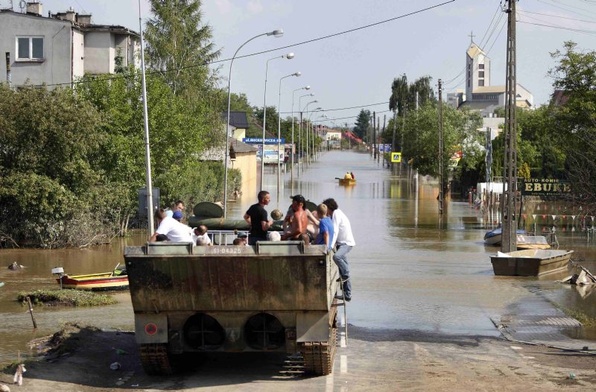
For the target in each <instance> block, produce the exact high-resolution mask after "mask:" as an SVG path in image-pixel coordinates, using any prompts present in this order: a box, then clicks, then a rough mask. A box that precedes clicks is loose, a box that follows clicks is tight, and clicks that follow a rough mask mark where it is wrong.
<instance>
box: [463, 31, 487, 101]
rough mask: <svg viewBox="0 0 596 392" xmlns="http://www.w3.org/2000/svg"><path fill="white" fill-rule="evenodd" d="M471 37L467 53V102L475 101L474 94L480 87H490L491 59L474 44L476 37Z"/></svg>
mask: <svg viewBox="0 0 596 392" xmlns="http://www.w3.org/2000/svg"><path fill="white" fill-rule="evenodd" d="M470 36H471V42H470V47H469V48H468V51H467V52H466V100H467V101H473V100H474V96H473V95H472V93H473V92H474V91H475V90H476V89H478V87H488V86H490V58H488V57H487V56H486V53H484V51H483V50H482V49H480V47H479V46H478V45H476V44H475V43H474V36H473V35H470Z"/></svg>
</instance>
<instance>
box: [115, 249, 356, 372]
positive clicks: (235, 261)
mask: <svg viewBox="0 0 596 392" xmlns="http://www.w3.org/2000/svg"><path fill="white" fill-rule="evenodd" d="M124 259H125V261H126V269H127V271H128V279H129V284H130V294H131V298H132V305H133V309H134V314H135V331H136V340H137V343H138V344H139V347H140V352H141V362H142V365H143V368H144V369H145V372H146V373H148V374H161V375H164V374H171V373H173V372H174V371H175V370H176V369H175V365H174V364H175V361H174V359H175V358H176V356H177V355H179V354H184V353H190V352H216V351H224V352H247V351H269V352H286V353H289V354H295V353H300V354H302V358H303V360H304V370H305V372H306V373H310V374H315V375H326V374H329V373H331V372H332V369H333V360H334V355H335V351H336V341H337V313H338V312H337V309H338V300H337V299H336V298H335V297H336V292H337V290H338V288H339V283H337V279H338V278H339V273H338V270H337V266H336V265H335V263H334V262H333V260H332V257H331V255H330V254H327V253H326V252H325V247H324V246H323V245H305V244H304V243H303V242H302V241H279V242H271V241H263V242H258V243H257V244H256V245H254V246H245V245H215V246H193V244H186V243H167V242H164V243H148V244H146V245H144V246H138V247H127V248H126V250H125V255H124ZM339 302H340V304H339V305H341V304H342V303H341V300H340V301H339ZM344 311H345V308H344Z"/></svg>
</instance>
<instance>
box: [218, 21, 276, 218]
mask: <svg viewBox="0 0 596 392" xmlns="http://www.w3.org/2000/svg"><path fill="white" fill-rule="evenodd" d="M283 34H284V31H283V30H282V29H277V30H273V31H270V32H268V33H263V34H259V35H255V36H254V37H252V38H251V39H249V40H247V41H245V42H244V43H243V44H242V45H240V47H239V48H238V49H236V52H234V55H233V56H232V60H231V61H230V72H229V73H228V113H227V118H226V135H225V141H224V201H223V210H224V216H223V217H224V218H226V217H227V215H228V208H227V207H228V138H229V137H230V102H231V87H232V65H234V59H235V58H236V55H237V54H238V52H239V51H240V49H242V48H243V47H244V45H246V44H247V43H249V42H250V41H252V40H253V39H256V38H259V37H264V36H271V35H272V36H274V37H281V36H282V35H283Z"/></svg>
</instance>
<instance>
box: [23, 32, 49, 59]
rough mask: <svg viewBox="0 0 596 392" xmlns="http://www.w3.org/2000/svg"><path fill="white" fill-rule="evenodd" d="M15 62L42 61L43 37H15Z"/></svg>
mask: <svg viewBox="0 0 596 392" xmlns="http://www.w3.org/2000/svg"><path fill="white" fill-rule="evenodd" d="M17 60H43V37H17Z"/></svg>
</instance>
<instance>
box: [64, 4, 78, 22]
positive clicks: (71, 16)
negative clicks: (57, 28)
mask: <svg viewBox="0 0 596 392" xmlns="http://www.w3.org/2000/svg"><path fill="white" fill-rule="evenodd" d="M66 20H69V21H71V22H73V23H74V22H76V13H75V12H74V10H73V9H72V7H70V8H69V9H68V11H66Z"/></svg>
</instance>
